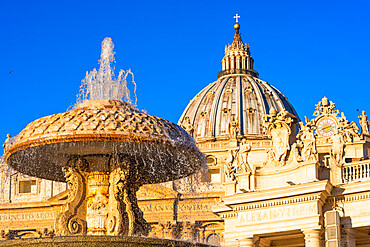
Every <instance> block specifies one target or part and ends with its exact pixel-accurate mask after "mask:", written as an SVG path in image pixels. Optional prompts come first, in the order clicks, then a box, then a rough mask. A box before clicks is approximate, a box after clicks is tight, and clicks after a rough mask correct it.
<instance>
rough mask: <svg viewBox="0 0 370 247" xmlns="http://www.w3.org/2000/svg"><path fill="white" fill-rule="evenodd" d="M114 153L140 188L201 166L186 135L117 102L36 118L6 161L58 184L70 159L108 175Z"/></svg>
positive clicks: (201, 157) (90, 104) (7, 152)
mask: <svg viewBox="0 0 370 247" xmlns="http://www.w3.org/2000/svg"><path fill="white" fill-rule="evenodd" d="M113 154H124V155H126V156H128V157H129V158H130V159H132V160H134V161H135V163H136V165H137V166H138V167H140V171H141V175H142V179H143V182H144V183H158V182H165V181H169V180H174V179H178V178H182V177H185V176H188V175H190V174H192V173H194V172H195V171H196V170H198V169H199V167H200V166H201V165H202V164H204V155H203V154H202V153H201V152H200V151H199V150H198V149H197V148H196V144H195V142H194V140H193V139H192V137H191V136H190V135H188V133H187V132H186V131H184V130H183V129H182V128H180V127H179V126H178V125H176V124H174V123H172V122H170V121H167V120H164V119H161V118H158V117H155V116H151V115H147V114H145V113H143V112H141V111H139V110H137V109H136V108H134V107H132V106H131V105H130V104H128V103H125V102H122V101H119V100H90V101H86V102H84V103H82V104H79V105H78V106H77V107H76V108H75V109H73V110H71V111H68V112H65V113H59V114H54V115H50V116H46V117H42V118H40V119H37V120H35V121H33V122H31V123H30V124H28V125H27V127H26V128H25V129H24V130H23V131H22V132H20V133H19V135H17V137H16V138H15V140H14V141H13V142H12V143H10V144H9V145H7V146H6V148H5V159H6V160H7V163H8V164H9V165H10V166H12V167H13V168H15V169H16V170H18V171H20V172H22V173H25V174H27V175H30V176H35V177H40V178H44V179H49V180H54V181H61V182H64V181H65V176H64V173H63V171H62V167H63V166H64V165H65V164H66V163H67V162H68V160H69V159H71V157H76V156H83V157H84V159H86V160H87V161H88V162H89V161H90V160H91V161H93V162H89V163H91V164H92V163H93V164H95V165H90V166H89V167H88V172H95V171H99V172H110V170H111V167H110V161H109V159H110V157H111V155H113Z"/></svg>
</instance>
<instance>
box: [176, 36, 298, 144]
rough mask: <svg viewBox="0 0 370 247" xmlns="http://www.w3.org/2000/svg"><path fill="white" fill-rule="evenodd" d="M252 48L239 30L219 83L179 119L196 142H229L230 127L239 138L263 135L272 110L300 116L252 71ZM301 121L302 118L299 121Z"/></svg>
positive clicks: (219, 76) (192, 103) (278, 92)
mask: <svg viewBox="0 0 370 247" xmlns="http://www.w3.org/2000/svg"><path fill="white" fill-rule="evenodd" d="M253 62H254V60H253V58H252V57H251V53H250V47H249V45H248V44H244V43H243V42H242V39H241V37H240V33H239V29H236V32H235V36H234V40H233V42H232V44H231V45H228V46H226V47H225V56H224V58H223V59H222V71H221V72H219V73H218V80H217V81H215V82H213V83H210V84H209V85H208V86H207V87H205V88H204V89H203V90H201V91H200V92H199V93H198V94H197V95H196V96H195V97H194V98H193V99H192V100H191V101H190V103H189V104H188V106H187V107H186V108H185V111H184V112H183V114H182V116H181V117H180V119H179V124H180V125H181V126H183V128H184V129H186V130H187V131H188V132H189V133H190V134H191V135H192V136H193V137H194V138H195V139H197V140H198V141H199V139H201V138H205V139H214V138H221V139H223V138H229V137H230V136H231V135H232V133H229V129H230V128H229V126H231V125H233V124H234V126H237V128H238V136H239V137H240V136H248V135H262V134H264V129H263V116H264V115H265V114H268V113H269V112H270V110H273V109H274V110H276V111H277V112H279V111H282V110H286V111H288V112H289V113H291V114H293V115H295V116H297V118H298V115H297V113H296V111H295V110H294V108H293V106H292V105H291V104H290V103H289V101H288V99H287V98H286V97H284V95H283V94H282V93H281V92H280V91H279V90H277V89H276V88H275V87H274V86H272V85H270V84H269V83H267V82H265V81H262V80H260V79H259V78H258V77H259V75H258V73H257V72H256V71H255V70H253ZM298 119H299V118H298Z"/></svg>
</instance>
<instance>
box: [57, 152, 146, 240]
mask: <svg viewBox="0 0 370 247" xmlns="http://www.w3.org/2000/svg"><path fill="white" fill-rule="evenodd" d="M107 158H108V159H110V167H111V172H87V170H88V167H89V164H88V162H87V161H86V159H84V157H75V158H71V159H70V161H69V162H68V165H67V166H65V167H63V171H64V173H65V178H66V181H67V183H68V187H69V194H68V199H67V200H68V202H67V203H66V204H65V205H64V206H63V207H62V212H61V213H60V215H59V216H58V217H57V219H56V222H55V228H56V234H57V235H60V236H66V235H67V236H68V235H81V234H86V233H87V234H88V235H124V236H147V235H148V233H149V229H150V227H149V224H148V223H147V222H146V221H145V219H144V218H143V213H142V211H141V210H140V208H139V207H138V205H137V200H136V192H137V191H138V190H139V188H140V186H141V185H142V184H143V182H142V179H141V178H140V175H139V174H140V173H139V172H138V170H137V169H138V168H137V166H135V163H133V162H132V161H130V159H129V158H127V157H122V156H119V155H115V156H112V157H107ZM92 166H94V164H92ZM95 166H96V164H95Z"/></svg>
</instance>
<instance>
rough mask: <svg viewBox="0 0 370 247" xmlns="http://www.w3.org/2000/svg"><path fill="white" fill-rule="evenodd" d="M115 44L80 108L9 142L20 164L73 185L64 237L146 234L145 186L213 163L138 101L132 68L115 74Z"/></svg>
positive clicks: (59, 230) (60, 226) (86, 84)
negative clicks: (130, 81) (141, 201)
mask: <svg viewBox="0 0 370 247" xmlns="http://www.w3.org/2000/svg"><path fill="white" fill-rule="evenodd" d="M113 47H114V45H113V42H112V41H111V39H110V38H106V39H104V41H103V42H102V53H101V59H100V60H99V62H100V69H99V71H96V70H95V69H94V70H93V71H92V72H90V73H88V74H87V76H86V78H85V79H84V80H83V81H82V86H81V91H80V97H79V100H78V102H79V104H77V105H76V107H75V108H74V109H73V110H71V111H68V112H65V113H59V114H54V115H50V116H46V117H43V118H40V119H37V120H35V121H34V122H31V123H30V124H28V125H27V127H26V128H25V129H24V130H22V131H21V132H20V133H19V135H17V136H16V137H15V138H14V139H12V141H11V142H8V143H7V144H6V146H5V159H6V161H7V163H8V164H9V165H10V166H11V167H13V168H14V169H16V170H18V171H20V172H22V173H25V174H27V175H30V176H34V177H40V178H44V179H50V180H54V181H65V182H67V183H68V186H69V194H68V199H67V200H66V203H65V204H64V206H63V207H62V209H61V213H60V214H59V216H58V217H57V219H56V222H55V229H56V234H57V235H59V236H73V235H85V234H88V235H120V236H146V235H147V234H148V231H149V226H148V224H147V222H146V221H145V219H144V218H143V213H142V212H141V210H140V209H139V207H138V205H137V200H136V192H137V191H138V189H139V188H140V186H141V185H143V184H145V183H158V182H165V181H170V180H174V179H179V178H182V177H185V176H189V175H191V174H193V173H195V172H196V171H197V170H198V169H199V168H200V167H201V166H202V165H204V164H205V157H204V155H203V154H202V153H201V152H200V151H199V150H198V149H197V147H196V144H195V141H194V140H193V138H192V137H191V136H190V135H189V134H188V133H187V132H186V131H185V130H183V129H182V128H181V127H179V126H178V125H176V124H174V123H172V122H170V121H167V120H164V119H161V118H158V117H155V116H151V115H147V114H145V113H143V112H141V111H139V110H138V109H136V108H135V106H134V105H133V104H132V103H131V100H130V99H129V95H130V93H129V90H128V89H127V85H126V84H127V82H126V77H127V75H128V74H130V73H131V71H128V72H124V71H123V70H121V71H120V73H119V75H118V77H117V78H116V79H115V78H114V71H113V70H114V69H113V68H112V67H111V63H112V62H114V56H113V55H114V53H113ZM123 97H124V98H125V101H126V102H124V101H121V100H120V99H122V98H123Z"/></svg>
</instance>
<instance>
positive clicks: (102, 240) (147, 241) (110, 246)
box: [0, 236, 211, 247]
mask: <svg viewBox="0 0 370 247" xmlns="http://www.w3.org/2000/svg"><path fill="white" fill-rule="evenodd" d="M0 246H4V247H5V246H6V247H16V246H35V247H37V246H40V247H45V246H63V247H85V246H90V247H98V246H106V247H124V246H130V247H133V246H158V247H159V246H178V247H210V246H211V245H208V244H202V243H192V242H186V241H179V240H171V239H158V238H143V237H121V236H69V237H53V238H38V239H17V240H6V241H2V242H0Z"/></svg>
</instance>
